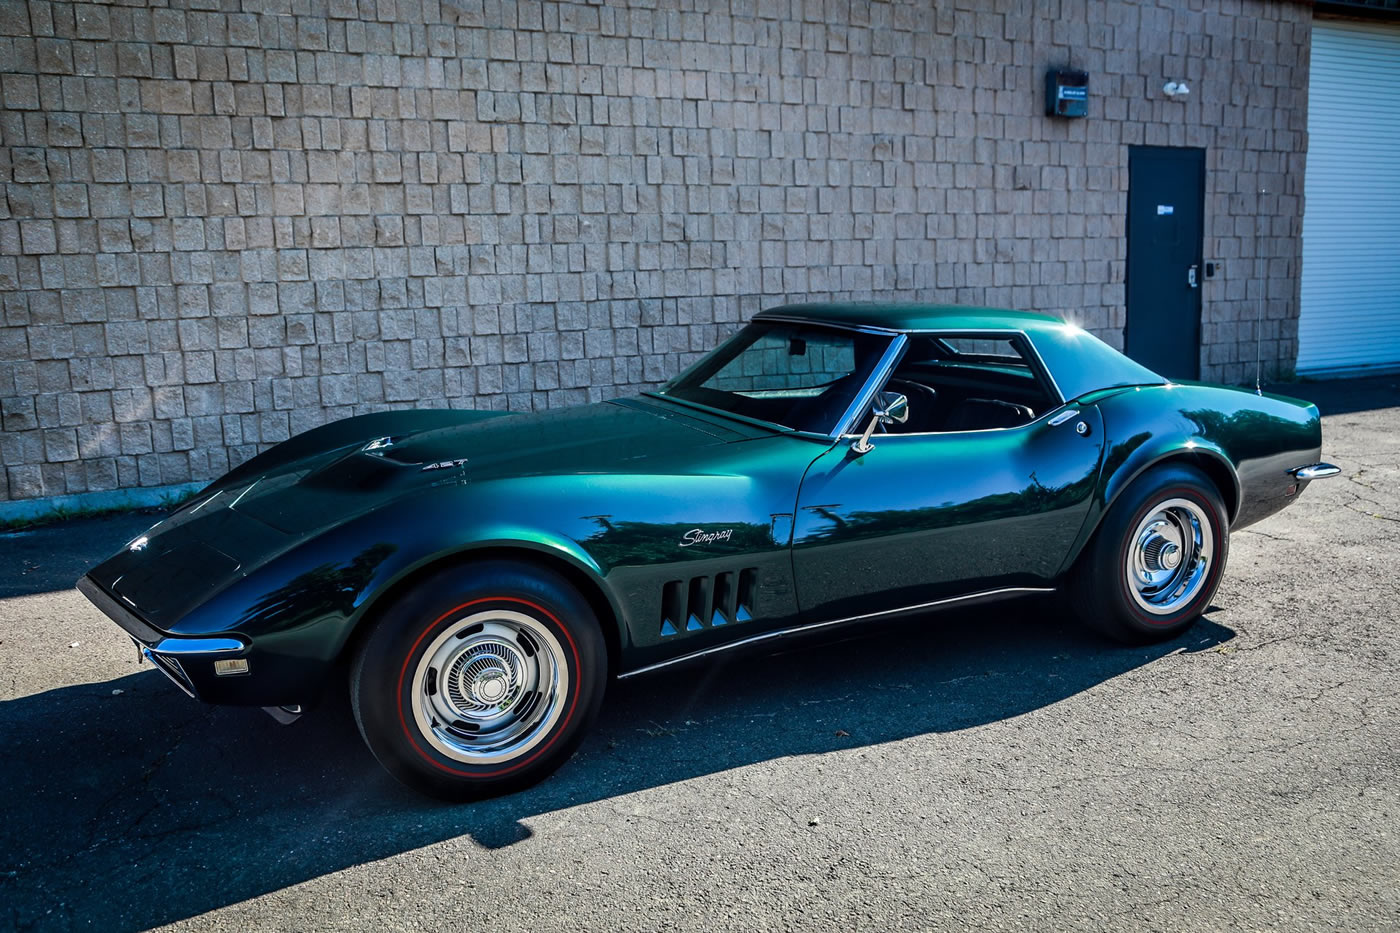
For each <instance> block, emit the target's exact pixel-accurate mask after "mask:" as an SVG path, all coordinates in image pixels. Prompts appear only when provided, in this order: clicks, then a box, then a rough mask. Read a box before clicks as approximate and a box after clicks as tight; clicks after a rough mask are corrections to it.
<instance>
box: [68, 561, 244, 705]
mask: <svg viewBox="0 0 1400 933" xmlns="http://www.w3.org/2000/svg"><path fill="white" fill-rule="evenodd" d="M77 587H78V592H80V593H82V594H83V595H84V596H86V597H87V598H88V601H89V602H91V603H92V604H93V605H94V606H96V607H97V608H98V609H100V610H102V614H103V615H105V616H106V617H107V618H109V619H111V620H112V621H113V622H115V623H117V625H119V626H120V627H121V629H122V630H123V631H124V632H126V633H127V634H128V635H130V636H131V640H132V642H134V643H135V645H136V648H137V650H138V651H140V653H141V655H142V657H145V658H147V659H149V660H150V662H151V663H152V664H153V665H155V667H156V669H157V670H159V671H160V672H161V673H162V674H164V675H165V676H166V677H168V678H170V680H171V681H172V682H173V683H174V684H175V686H177V687H179V688H180V689H181V690H182V691H183V692H184V693H186V694H187V695H189V696H190V697H193V698H195V699H199V691H198V690H196V689H195V683H194V679H193V678H191V677H190V675H189V674H188V673H187V672H186V670H185V665H184V663H182V662H184V661H189V660H191V659H193V658H199V659H200V660H208V661H213V660H215V659H222V658H237V657H242V656H245V655H246V654H247V653H248V649H249V648H250V647H251V644H250V643H249V642H248V641H247V640H246V639H244V638H242V637H240V636H235V635H216V636H207V635H198V636H184V635H173V634H171V633H170V632H162V631H161V630H160V629H157V628H155V627H154V626H152V625H150V624H149V623H147V622H146V621H145V620H144V619H142V618H141V617H140V616H138V615H137V614H136V613H135V612H133V611H132V610H131V609H129V608H127V607H126V606H125V605H123V604H122V602H121V601H120V600H119V599H118V598H116V597H114V596H113V595H112V594H110V593H108V592H107V591H106V590H105V589H103V588H102V587H101V586H99V585H98V584H97V583H95V582H93V581H92V580H91V579H89V578H88V577H83V578H82V579H80V580H78V583H77Z"/></svg>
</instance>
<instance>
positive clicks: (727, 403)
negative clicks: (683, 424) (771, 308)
mask: <svg viewBox="0 0 1400 933" xmlns="http://www.w3.org/2000/svg"><path fill="white" fill-rule="evenodd" d="M892 339H893V338H892V337H889V336H886V335H883V334H866V333H861V332H859V331H853V330H840V329H836V328H826V327H818V326H816V325H812V324H791V323H787V322H784V321H759V322H755V323H753V324H750V325H748V326H747V327H745V328H744V329H743V330H741V331H739V333H737V334H735V335H734V336H733V337H732V338H730V339H729V340H728V341H726V342H725V343H722V344H720V346H719V347H718V348H716V349H715V350H714V352H712V353H711V354H710V355H709V356H707V357H705V358H704V359H702V360H701V361H700V362H698V363H696V364H695V365H694V366H692V367H690V368H689V369H687V370H686V371H685V372H683V373H681V374H680V375H679V376H677V377H676V378H675V379H673V380H671V381H670V382H668V383H667V384H666V385H665V386H663V387H662V388H661V391H660V392H659V393H658V394H660V395H663V396H666V397H670V398H678V399H683V400H685V401H689V402H697V403H699V404H701V405H706V406H708V407H710V408H718V409H719V410H721V411H727V412H730V413H732V414H736V415H744V416H746V417H749V418H757V419H758V420H760V421H767V422H770V423H772V424H776V425H780V426H782V427H787V428H792V429H794V430H797V431H809V432H812V433H814V434H829V433H831V431H832V430H833V429H834V428H836V427H837V426H838V425H837V422H838V421H840V420H841V416H842V415H844V414H845V413H846V410H847V409H848V408H850V406H851V403H852V402H853V401H855V398H856V396H857V395H858V394H859V393H860V390H861V389H862V388H863V387H864V386H865V383H866V381H867V380H869V378H870V374H871V372H872V371H873V370H874V369H875V366H876V364H877V363H879V362H880V357H881V356H883V355H884V352H885V350H886V349H888V347H889V345H890V341H891V340H892Z"/></svg>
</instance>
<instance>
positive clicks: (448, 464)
mask: <svg viewBox="0 0 1400 933" xmlns="http://www.w3.org/2000/svg"><path fill="white" fill-rule="evenodd" d="M466 462H467V458H466V457H461V458H458V459H456V460H439V461H438V462H437V463H425V464H423V469H422V470H421V471H420V472H422V473H426V472H428V471H429V470H450V469H452V468H453V467H459V466H461V465H462V464H464V463H466Z"/></svg>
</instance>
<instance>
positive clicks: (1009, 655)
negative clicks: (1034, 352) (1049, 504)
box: [0, 378, 1400, 933]
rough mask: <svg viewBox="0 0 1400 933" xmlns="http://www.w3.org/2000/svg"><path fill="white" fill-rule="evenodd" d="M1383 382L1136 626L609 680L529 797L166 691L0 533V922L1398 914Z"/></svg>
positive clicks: (66, 572)
mask: <svg viewBox="0 0 1400 933" xmlns="http://www.w3.org/2000/svg"><path fill="white" fill-rule="evenodd" d="M1398 383H1400V379H1396V378H1379V379H1370V380H1358V381H1349V382H1337V383H1317V384H1302V385H1295V386H1288V387H1284V388H1283V389H1282V390H1283V391H1285V392H1288V393H1289V394H1293V395H1300V396H1303V397H1308V398H1313V399H1314V400H1316V401H1318V403H1319V405H1320V406H1321V407H1322V408H1323V410H1324V413H1325V415H1326V417H1325V418H1324V432H1325V440H1324V457H1325V459H1328V460H1330V461H1332V462H1334V463H1336V464H1338V465H1339V466H1341V467H1342V468H1343V469H1344V470H1345V476H1344V477H1342V478H1337V479H1331V480H1327V481H1324V482H1318V483H1314V484H1313V485H1312V487H1311V488H1309V489H1308V490H1307V491H1306V492H1305V493H1304V495H1303V497H1302V498H1301V500H1300V501H1299V502H1298V503H1296V504H1295V505H1294V506H1293V507H1291V508H1290V509H1288V510H1286V511H1284V512H1283V513H1281V514H1279V515H1277V516H1275V517H1273V518H1270V519H1268V520H1266V521H1265V522H1263V523H1261V524H1259V525H1256V526H1254V527H1252V528H1249V529H1245V530H1243V531H1241V532H1239V533H1237V534H1235V535H1234V537H1233V538H1232V542H1231V551H1230V563H1229V567H1228V569H1227V570H1226V573H1225V579H1224V583H1223V585H1222V586H1221V588H1220V591H1219V593H1218V595H1217V596H1216V599H1215V601H1214V605H1213V606H1212V608H1211V609H1210V611H1209V612H1208V613H1207V615H1206V618H1205V619H1204V620H1203V621H1201V622H1200V623H1198V624H1197V625H1196V626H1195V627H1194V628H1193V629H1192V630H1191V631H1190V632H1189V633H1188V634H1186V635H1184V636H1183V637H1181V638H1179V639H1178V640H1176V641H1174V642H1171V643H1168V644H1165V645H1157V646H1153V647H1150V648H1125V647H1119V646H1116V645H1112V644H1108V643H1105V642H1103V641H1101V640H1099V639H1098V638H1096V637H1094V636H1092V635H1090V634H1086V633H1085V632H1083V631H1081V630H1080V629H1079V628H1078V627H1077V626H1076V625H1075V624H1074V623H1073V622H1071V621H1070V620H1068V619H1067V618H1065V617H1063V616H1062V615H1060V614H1059V612H1058V611H1057V610H1056V608H1055V606H1054V605H1053V604H1052V603H1050V602H1047V601H1044V600H1024V601H1020V602H1016V603H1008V604H1004V605H1000V606H995V607H992V608H988V609H982V610H980V611H977V612H964V613H959V614H953V615H950V614H944V615H936V616H928V617H926V618H923V619H916V620H913V621H909V622H904V623H901V624H898V625H882V626H879V627H878V628H876V629H873V630H869V631H868V632H866V633H864V634H862V635H860V636H859V637H857V636H855V635H851V636H849V637H847V638H845V639H844V640H842V641H837V642H825V643H815V644H807V645H803V646H800V647H799V648H797V649H794V650H788V651H786V652H784V653H780V654H767V655H750V656H747V657H742V658H735V659H730V660H727V661H724V662H717V663H712V664H710V665H708V666H701V667H692V668H689V669H686V670H683V671H674V672H668V673H666V674H664V675H661V676H657V677H653V678H650V679H639V680H637V681H628V682H624V683H622V684H618V685H615V686H614V687H613V688H612V689H611V691H610V693H609V696H608V700H607V703H606V707H605V709H604V713H603V716H602V718H601V721H600V723H599V725H598V728H597V729H596V731H595V732H594V733H593V734H592V736H591V737H590V738H589V739H588V740H587V741H586V742H585V743H584V745H583V748H582V749H581V751H580V753H579V754H578V755H577V756H576V757H575V758H574V759H573V760H572V761H571V762H570V763H569V764H567V765H566V766H565V767H564V768H563V769H562V770H561V771H560V772H559V773H558V774H556V775H555V776H553V777H552V778H550V779H549V780H547V781H545V782H544V783H543V784H541V785H539V786H538V787H536V788H533V789H531V790H528V791H525V792H523V793H519V794H515V795H513V796H510V797H504V798H500V799H496V800H491V801H486V802H482V803H475V804H468V805H457V806H449V805H444V804H440V803H436V802H432V801H428V800H425V799H422V798H419V797H417V796H414V795H413V794H412V793H410V792H408V791H406V790H403V789H401V788H400V787H399V786H398V785H397V784H396V783H395V782H394V781H393V780H392V779H391V778H389V777H388V776H387V775H385V774H384V772H382V771H381V770H380V768H379V766H378V765H377V764H376V763H375V761H374V760H373V759H372V758H371V756H370V754H369V752H368V751H367V750H366V749H365V748H364V746H363V744H362V743H361V741H360V738H359V736H358V734H357V732H356V730H355V727H354V723H353V721H352V719H351V717H350V715H349V713H348V708H347V707H348V704H346V703H345V702H343V701H342V702H332V703H329V704H327V705H325V706H323V707H321V708H320V709H318V710H316V711H315V712H314V713H312V714H311V715H308V716H306V717H304V718H303V719H302V720H301V721H299V722H297V723H296V724H294V725H292V726H285V727H284V726H279V725H277V724H276V723H274V722H273V721H272V719H271V718H269V717H267V716H266V715H264V714H262V713H261V712H258V711H256V710H241V709H219V708H212V707H206V706H202V705H200V704H198V703H195V702H193V701H190V700H188V699H186V698H185V697H184V696H183V695H181V694H180V693H179V692H178V691H176V690H175V688H174V687H173V686H171V685H170V684H169V683H168V682H167V681H166V680H165V679H164V678H163V677H162V676H161V675H160V674H158V673H156V672H155V671H153V670H152V668H151V666H150V665H149V664H146V665H142V666H140V667H138V666H137V659H136V654H135V651H134V650H133V648H132V646H131V643H130V642H129V641H128V640H127V638H126V637H125V636H124V635H123V634H122V633H121V631H120V630H119V629H117V627H116V626H114V625H112V624H111V623H110V622H108V621H107V620H106V619H105V618H104V617H102V615H101V614H100V613H99V612H98V611H97V610H96V609H95V608H93V607H92V606H91V605H89V604H88V603H87V601H86V600H85V599H83V598H82V597H81V596H80V595H79V594H78V593H77V592H76V591H75V590H74V589H72V585H73V581H74V580H75V579H76V578H77V577H78V576H79V575H80V574H81V573H82V572H83V571H84V570H85V568H87V567H88V566H91V565H92V564H93V563H95V562H97V561H98V560H101V559H102V558H104V557H105V556H106V555H108V554H109V553H111V552H112V551H113V550H115V549H116V548H117V547H119V546H120V545H121V544H122V543H124V542H125V541H126V540H128V539H129V538H131V537H133V536H134V535H135V534H137V533H138V532H139V531H140V530H141V529H143V528H144V527H145V526H146V525H148V524H149V523H150V522H151V521H152V520H153V517H152V516H150V515H128V516H122V517H117V518H110V519H102V520H88V521H76V522H71V523H68V524H64V525H59V526H52V527H48V528H42V529H37V530H33V531H30V532H27V533H20V534H10V535H4V536H0V929H5V928H11V929H17V930H46V931H47V930H102V931H116V930H131V929H144V928H149V927H162V926H167V925H168V926H170V927H172V928H177V929H182V930H254V929H257V930H263V929H266V930H318V931H319V930H341V929H345V930H363V929H374V930H376V931H393V930H436V929H442V930H449V929H450V930H462V931H477V930H490V931H493V933H506V931H515V930H520V931H532V933H542V931H551V930H696V931H700V930H703V931H721V930H735V931H752V930H770V929H771V930H787V929H792V930H879V931H890V930H905V929H909V930H930V929H963V928H978V929H996V930H1003V929H1004V930H1022V929H1024V930H1100V929H1112V930H1272V929H1279V930H1338V929H1345V930H1390V929H1400V697H1397V690H1396V672H1397V668H1398V667H1400V584H1397V558H1398V557H1400V548H1397V546H1396V543H1395V542H1396V535H1397V532H1400V525H1397V523H1398V522H1400V384H1398Z"/></svg>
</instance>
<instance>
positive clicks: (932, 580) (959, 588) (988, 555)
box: [792, 406, 1103, 621]
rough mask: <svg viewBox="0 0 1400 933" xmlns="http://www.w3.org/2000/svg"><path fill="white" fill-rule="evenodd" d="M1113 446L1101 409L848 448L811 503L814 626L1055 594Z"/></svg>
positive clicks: (805, 536)
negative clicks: (959, 601)
mask: <svg viewBox="0 0 1400 933" xmlns="http://www.w3.org/2000/svg"><path fill="white" fill-rule="evenodd" d="M1071 412H1072V413H1073V414H1070V413H1071ZM1102 434H1103V432H1102V421H1101V419H1100V416H1099V413H1098V411H1097V409H1096V408H1094V407H1093V406H1085V407H1083V408H1082V409H1081V408H1074V407H1070V406H1064V407H1062V408H1059V409H1056V410H1054V411H1051V412H1047V413H1046V415H1045V416H1043V417H1041V418H1040V419H1038V420H1036V421H1034V422H1032V423H1030V424H1026V425H1022V426H1020V427H1014V428H998V429H990V430H975V431H954V432H947V433H929V434H887V435H880V434H876V435H875V436H874V437H873V438H872V442H873V444H874V449H873V450H870V451H868V452H867V453H865V454H858V453H856V452H855V451H853V450H852V439H850V438H843V439H842V440H841V441H840V442H839V443H838V444H837V445H836V446H835V447H833V448H832V449H830V450H829V451H827V452H826V453H824V454H823V455H822V456H821V457H819V458H818V459H817V460H816V461H815V462H814V463H813V464H812V466H811V467H810V468H809V469H808V471H807V474H806V476H805V478H804V479H803V482H802V486H801V489H800V490H799V493H798V502H797V510H796V515H795V518H794V531H793V551H792V560H793V572H794V582H795V584H796V587H797V596H798V602H799V605H800V607H801V610H802V613H803V615H804V617H805V618H807V619H809V620H813V621H815V620H826V619H837V618H848V617H852V616H863V615H868V614H872V613H882V612H891V611H895V610H898V609H903V608H908V607H912V606H918V605H920V604H923V603H928V602H932V601H936V600H940V599H945V598H950V597H955V596H961V595H965V594H972V593H978V592H982V591H986V590H991V589H998V588H1003V587H1043V586H1047V585H1048V584H1049V583H1050V581H1051V580H1052V579H1053V578H1054V576H1055V574H1056V573H1057V572H1058V570H1059V568H1060V565H1061V564H1062V563H1063V561H1064V558H1065V557H1066V555H1067V554H1068V552H1069V549H1070V547H1071V545H1072V543H1073V541H1074V539H1075V536H1076V535H1077V534H1078V533H1079V529H1080V526H1081V525H1082V524H1083V522H1084V519H1085V516H1086V514H1087V512H1088V508H1089V503H1090V499H1091V497H1092V495H1093V491H1094V488H1095V485H1096V479H1097V476H1098V470H1099V463H1100V459H1101V456H1102V450H1103V444H1102Z"/></svg>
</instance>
